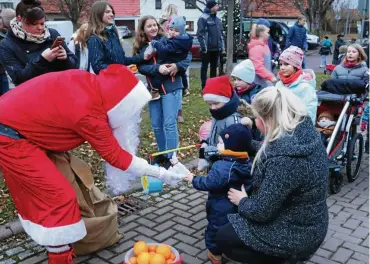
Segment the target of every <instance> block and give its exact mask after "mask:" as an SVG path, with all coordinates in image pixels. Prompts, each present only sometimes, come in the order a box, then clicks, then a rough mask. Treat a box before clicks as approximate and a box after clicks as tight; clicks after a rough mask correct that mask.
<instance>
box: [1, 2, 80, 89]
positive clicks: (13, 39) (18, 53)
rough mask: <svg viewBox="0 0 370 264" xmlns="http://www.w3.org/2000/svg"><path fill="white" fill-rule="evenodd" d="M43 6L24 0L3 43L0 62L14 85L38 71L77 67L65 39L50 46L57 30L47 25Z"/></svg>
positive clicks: (37, 73) (28, 78) (36, 74)
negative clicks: (58, 43)
mask: <svg viewBox="0 0 370 264" xmlns="http://www.w3.org/2000/svg"><path fill="white" fill-rule="evenodd" d="M45 21H46V17H45V12H44V9H43V7H42V6H41V3H40V1H38V0H33V1H32V0H23V1H21V2H20V3H19V4H18V5H17V8H16V17H15V18H14V19H13V20H11V22H10V29H9V31H8V34H7V35H6V37H5V38H4V39H3V40H2V41H1V43H0V62H1V64H2V65H4V67H5V70H6V72H7V73H8V74H9V76H10V78H11V79H12V81H13V83H14V84H15V85H19V84H21V83H23V82H26V81H28V80H30V79H32V78H34V77H37V76H39V75H42V74H45V73H49V72H56V71H64V70H69V69H76V68H78V65H77V58H76V56H75V55H74V54H73V53H72V52H70V50H69V49H68V47H67V46H66V44H65V42H64V41H63V43H62V45H59V46H57V47H55V48H53V49H51V47H52V45H53V43H54V41H55V39H56V38H57V37H59V36H60V35H59V33H58V31H56V30H55V29H51V28H50V29H48V27H47V26H46V25H45Z"/></svg>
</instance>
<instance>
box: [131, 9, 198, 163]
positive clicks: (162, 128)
mask: <svg viewBox="0 0 370 264" xmlns="http://www.w3.org/2000/svg"><path fill="white" fill-rule="evenodd" d="M164 37H165V36H164V32H163V30H162V29H161V27H160V26H159V24H158V22H157V21H156V19H155V18H154V17H153V16H144V17H142V18H141V19H140V21H139V26H138V30H137V32H136V39H135V44H134V54H135V55H136V54H138V55H137V56H140V55H141V54H144V52H145V50H146V47H147V46H148V43H149V42H150V41H152V40H153V39H155V40H158V41H160V40H161V39H162V38H164ZM161 61H163V58H161V57H153V58H152V59H151V60H150V61H148V63H147V64H142V65H140V66H139V67H138V69H139V72H140V73H141V74H143V75H145V76H146V77H147V80H148V85H149V86H150V85H151V81H150V80H151V79H152V78H156V77H158V76H160V75H162V77H161V79H162V78H163V76H167V77H168V78H167V79H165V80H164V81H163V85H162V87H161V89H160V90H159V91H160V94H161V98H160V99H159V100H154V101H151V102H150V103H149V113H150V120H151V123H152V128H153V131H154V135H155V138H156V140H157V144H158V151H164V150H169V149H174V148H177V147H178V144H179V133H178V129H177V112H178V109H179V104H180V103H181V99H182V94H181V93H182V88H183V84H182V81H181V76H180V75H181V74H177V73H178V72H181V73H184V72H185V71H186V69H187V68H188V67H189V65H190V62H191V55H190V54H189V55H188V57H187V58H186V60H184V61H181V62H179V63H172V64H164V63H162V62H161ZM172 154H173V153H169V154H168V155H166V156H164V157H163V156H161V157H160V158H157V161H158V160H160V159H161V158H163V162H164V163H166V162H167V161H168V158H171V157H172Z"/></svg>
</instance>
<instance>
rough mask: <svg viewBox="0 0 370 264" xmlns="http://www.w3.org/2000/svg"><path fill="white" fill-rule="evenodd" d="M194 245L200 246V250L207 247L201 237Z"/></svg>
mask: <svg viewBox="0 0 370 264" xmlns="http://www.w3.org/2000/svg"><path fill="white" fill-rule="evenodd" d="M194 246H195V247H197V248H200V249H201V250H206V249H207V248H206V243H205V241H204V239H202V240H201V241H199V242H198V243H196V244H195V245H194Z"/></svg>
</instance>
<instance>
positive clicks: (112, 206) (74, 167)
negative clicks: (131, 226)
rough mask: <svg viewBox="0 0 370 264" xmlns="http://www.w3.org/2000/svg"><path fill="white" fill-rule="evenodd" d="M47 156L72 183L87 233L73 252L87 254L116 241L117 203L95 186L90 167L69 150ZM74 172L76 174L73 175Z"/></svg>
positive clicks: (117, 233) (117, 236)
mask: <svg viewBox="0 0 370 264" xmlns="http://www.w3.org/2000/svg"><path fill="white" fill-rule="evenodd" d="M49 158H50V159H51V160H52V161H53V162H54V164H55V165H56V167H57V168H58V169H59V170H60V171H61V172H62V174H63V175H64V176H65V177H66V178H67V179H68V181H69V182H70V183H71V184H72V185H73V188H74V190H75V192H76V196H77V201H78V204H79V207H80V211H81V216H82V219H83V221H84V222H85V226H86V230H87V235H86V236H85V237H84V238H83V239H82V240H80V241H78V242H76V243H75V244H74V245H73V247H74V251H75V253H76V255H78V256H80V255H86V254H90V253H93V252H96V251H99V250H101V249H103V248H106V247H109V246H111V245H113V244H115V243H117V242H118V241H119V240H120V239H121V238H122V237H123V235H122V234H121V233H119V232H118V224H117V212H118V208H117V204H116V203H115V202H114V201H113V200H112V199H111V198H110V197H109V196H107V195H106V194H104V193H102V192H101V191H100V190H99V189H98V188H97V187H96V186H95V185H94V178H93V175H92V172H91V170H90V167H89V166H88V165H87V164H86V163H85V162H84V161H82V160H80V159H79V158H77V157H76V156H73V155H72V154H69V153H51V154H49ZM76 175H77V177H76Z"/></svg>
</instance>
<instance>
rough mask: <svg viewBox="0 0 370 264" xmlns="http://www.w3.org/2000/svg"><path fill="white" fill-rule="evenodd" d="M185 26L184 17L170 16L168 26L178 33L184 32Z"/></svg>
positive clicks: (182, 33)
mask: <svg viewBox="0 0 370 264" xmlns="http://www.w3.org/2000/svg"><path fill="white" fill-rule="evenodd" d="M185 26H186V22H185V19H184V17H182V16H174V17H172V18H171V21H170V24H169V28H174V29H176V30H177V31H178V32H180V35H184V34H185Z"/></svg>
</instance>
